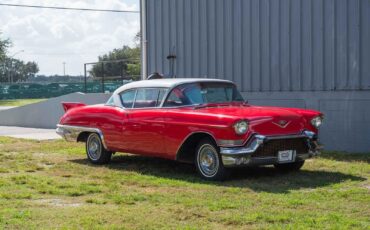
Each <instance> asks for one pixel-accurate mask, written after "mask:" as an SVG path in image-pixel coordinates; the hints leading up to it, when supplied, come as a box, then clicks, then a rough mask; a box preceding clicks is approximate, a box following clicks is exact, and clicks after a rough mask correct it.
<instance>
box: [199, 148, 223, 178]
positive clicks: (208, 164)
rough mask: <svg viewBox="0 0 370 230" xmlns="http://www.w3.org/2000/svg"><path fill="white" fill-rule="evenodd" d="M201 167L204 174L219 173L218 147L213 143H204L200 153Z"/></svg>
mask: <svg viewBox="0 0 370 230" xmlns="http://www.w3.org/2000/svg"><path fill="white" fill-rule="evenodd" d="M198 165H199V169H200V171H201V172H202V174H203V175H204V176H207V177H212V176H214V175H215V174H216V173H217V170H218V167H219V161H218V156H217V151H216V149H215V148H214V147H213V146H211V145H208V144H207V145H203V146H202V147H201V148H200V150H199V154H198Z"/></svg>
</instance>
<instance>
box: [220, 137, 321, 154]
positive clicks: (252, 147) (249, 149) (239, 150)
mask: <svg viewBox="0 0 370 230" xmlns="http://www.w3.org/2000/svg"><path fill="white" fill-rule="evenodd" d="M315 137H316V134H315V133H314V132H311V131H304V132H302V134H297V135H284V136H263V135H254V136H253V138H252V141H251V142H250V143H249V144H248V145H247V146H244V147H221V148H220V153H221V154H222V155H231V156H235V155H251V154H252V153H254V152H255V151H256V150H257V149H258V147H260V146H261V145H262V144H263V143H265V142H267V141H269V140H278V139H293V138H306V139H309V140H313V139H314V138H315Z"/></svg>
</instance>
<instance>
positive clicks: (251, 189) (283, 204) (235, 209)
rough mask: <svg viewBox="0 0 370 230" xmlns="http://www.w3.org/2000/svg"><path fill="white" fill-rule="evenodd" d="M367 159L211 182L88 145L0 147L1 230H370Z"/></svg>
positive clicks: (13, 142) (189, 171)
mask: <svg viewBox="0 0 370 230" xmlns="http://www.w3.org/2000/svg"><path fill="white" fill-rule="evenodd" d="M369 158H370V156H369V155H366V154H359V155H351V154H349V155H347V154H343V153H324V154H323V155H322V156H321V157H320V158H317V159H314V160H309V161H307V162H306V164H305V165H304V167H303V169H302V170H301V171H300V172H296V173H290V174H282V173H278V172H277V171H276V170H275V169H273V168H271V167H265V168H257V169H240V170H237V171H235V172H233V179H232V180H229V181H225V182H217V183H213V182H205V181H202V180H201V179H199V178H198V176H197V174H196V172H195V170H194V168H193V167H192V166H191V165H186V164H179V163H176V162H172V161H167V160H161V159H153V158H148V157H141V156H132V155H125V154H117V155H115V156H114V158H113V160H112V163H111V164H109V165H106V166H94V165H91V164H90V163H88V162H87V160H86V159H85V154H84V147H83V145H82V144H77V143H68V144H66V142H64V141H61V140H59V141H42V142H39V141H28V140H21V139H12V138H4V137H1V138H0V228H1V229H3V228H10V229H39V228H46V229H49V228H62V229H80V228H86V229H111V228H113V229H133V228H135V229H157V228H165V229H261V228H262V229H266V228H275V229H276V228H277V229H280V228H284V229H285V228H288V229H306V228H311V229H323V228H330V229H348V228H351V229H356V228H357V229H366V228H367V229H368V228H369V225H370V221H369V220H370V211H369V210H370V196H369V193H370V182H369V178H370V166H369Z"/></svg>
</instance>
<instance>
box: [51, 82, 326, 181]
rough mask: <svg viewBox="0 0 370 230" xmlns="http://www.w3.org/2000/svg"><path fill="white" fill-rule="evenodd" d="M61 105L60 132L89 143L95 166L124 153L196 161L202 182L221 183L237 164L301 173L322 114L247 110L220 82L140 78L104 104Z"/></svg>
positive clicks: (229, 84)
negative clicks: (115, 154) (114, 154)
mask: <svg viewBox="0 0 370 230" xmlns="http://www.w3.org/2000/svg"><path fill="white" fill-rule="evenodd" d="M63 106H64V109H65V111H66V113H65V114H64V116H63V117H62V118H61V119H60V122H59V124H58V125H57V133H58V134H59V135H61V136H63V137H64V138H65V139H66V140H69V141H78V142H86V152H87V157H88V159H89V160H90V161H91V162H92V163H95V164H104V163H108V162H109V161H110V159H111V156H112V154H113V153H115V152H127V153H133V154H141V155H146V156H153V157H162V158H167V159H172V160H177V161H181V162H190V163H195V166H196V168H197V171H198V172H199V174H200V176H201V177H203V178H205V179H208V180H221V179H223V178H225V177H226V176H227V175H228V172H229V168H232V167H238V166H248V165H274V166H275V167H276V168H278V169H281V170H298V169H300V168H301V167H302V165H303V164H304V161H305V159H307V158H310V157H313V156H315V155H317V154H318V151H319V149H320V148H321V147H320V145H319V144H318V142H317V134H318V128H319V126H320V125H321V123H322V119H323V115H322V114H321V113H320V112H318V111H313V110H306V109H293V108H278V107H261V106H253V105H250V104H248V103H247V102H245V100H244V99H243V97H242V96H241V94H240V93H239V91H238V90H237V88H236V86H235V84H234V83H232V82H230V81H225V80H217V79H155V80H143V81H137V82H132V83H129V84H126V85H124V86H122V87H120V88H119V89H117V90H116V91H115V92H114V93H113V95H112V97H111V98H110V99H109V100H108V101H107V103H106V104H101V105H92V106H87V105H85V104H81V103H63Z"/></svg>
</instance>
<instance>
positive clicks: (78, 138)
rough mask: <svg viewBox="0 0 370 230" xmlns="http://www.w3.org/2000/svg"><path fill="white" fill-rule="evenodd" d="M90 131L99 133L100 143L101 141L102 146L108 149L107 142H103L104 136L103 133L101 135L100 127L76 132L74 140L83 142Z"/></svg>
mask: <svg viewBox="0 0 370 230" xmlns="http://www.w3.org/2000/svg"><path fill="white" fill-rule="evenodd" d="M92 133H96V134H98V135H99V137H100V139H101V141H102V143H103V147H104V148H105V149H106V150H108V147H107V144H106V142H105V138H104V135H103V132H102V131H101V130H100V129H94V130H88V131H82V132H80V133H79V134H78V136H77V138H76V141H77V142H85V143H86V141H87V139H88V138H89V136H90V134H92Z"/></svg>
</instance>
